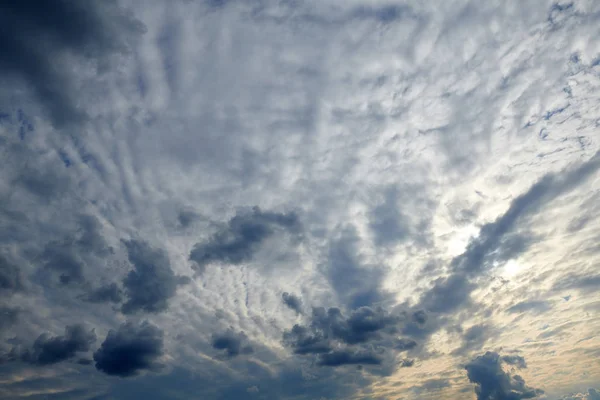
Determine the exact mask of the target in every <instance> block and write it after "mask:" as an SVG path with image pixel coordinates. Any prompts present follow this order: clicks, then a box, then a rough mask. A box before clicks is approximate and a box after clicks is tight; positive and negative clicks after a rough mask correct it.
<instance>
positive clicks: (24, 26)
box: [0, 0, 144, 125]
mask: <svg viewBox="0 0 600 400" xmlns="http://www.w3.org/2000/svg"><path fill="white" fill-rule="evenodd" d="M0 26H1V27H2V29H1V30H0V73H1V74H2V76H3V77H5V78H6V79H10V80H12V79H14V78H17V79H19V80H20V81H21V82H22V83H25V84H26V85H28V87H29V88H30V89H31V90H32V91H33V92H34V93H35V94H36V97H37V98H38V99H39V101H40V102H41V103H42V105H43V106H44V107H45V108H46V109H47V111H48V112H49V114H50V116H51V117H52V120H53V122H54V123H55V124H57V125H62V124H65V123H67V122H71V121H77V120H81V119H82V118H84V112H83V111H82V110H80V109H79V108H78V107H77V102H76V100H75V87H74V85H73V82H72V79H70V77H69V71H68V69H69V67H68V66H67V65H66V63H64V62H61V61H63V60H64V58H65V57H67V56H72V55H75V56H77V57H79V58H80V59H87V60H92V61H95V62H96V63H98V67H100V68H101V67H103V65H102V64H103V63H104V62H105V61H106V60H107V57H108V56H109V55H110V54H112V53H114V52H119V51H124V50H125V49H126V47H127V42H128V41H129V38H131V37H132V35H137V34H139V33H141V32H143V30H144V28H143V26H142V24H141V23H140V22H139V21H136V20H135V19H133V18H132V17H131V15H129V14H128V13H127V12H125V11H124V10H122V9H121V8H120V7H119V6H118V5H117V4H116V2H115V1H111V0H109V1H98V0H93V1H86V2H79V1H76V0H4V1H2V2H0Z"/></svg>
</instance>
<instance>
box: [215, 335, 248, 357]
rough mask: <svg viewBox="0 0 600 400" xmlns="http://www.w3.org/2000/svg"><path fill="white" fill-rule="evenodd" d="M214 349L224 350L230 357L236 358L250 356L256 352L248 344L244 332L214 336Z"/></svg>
mask: <svg viewBox="0 0 600 400" xmlns="http://www.w3.org/2000/svg"><path fill="white" fill-rule="evenodd" d="M211 344H212V347H213V348H215V349H217V350H222V351H223V352H224V353H225V354H226V355H227V356H228V357H236V356H239V355H240V354H250V353H252V352H254V349H253V348H252V346H250V345H249V344H248V338H247V337H246V335H245V334H244V333H243V332H240V333H236V332H233V331H231V330H229V331H227V332H223V333H219V334H214V335H213V336H212V343H211Z"/></svg>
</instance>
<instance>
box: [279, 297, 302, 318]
mask: <svg viewBox="0 0 600 400" xmlns="http://www.w3.org/2000/svg"><path fill="white" fill-rule="evenodd" d="M281 298H282V300H283V303H284V304H285V305H286V306H288V307H289V308H290V309H292V310H294V311H296V313H298V314H302V300H301V299H300V297H298V296H296V295H295V294H293V293H288V292H283V294H282V295H281Z"/></svg>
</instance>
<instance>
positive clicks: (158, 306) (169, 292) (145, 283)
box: [121, 240, 188, 314]
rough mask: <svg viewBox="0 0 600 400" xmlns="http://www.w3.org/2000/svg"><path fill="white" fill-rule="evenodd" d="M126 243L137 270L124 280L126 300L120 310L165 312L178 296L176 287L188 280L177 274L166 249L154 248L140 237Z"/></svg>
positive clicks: (129, 312)
mask: <svg viewBox="0 0 600 400" xmlns="http://www.w3.org/2000/svg"><path fill="white" fill-rule="evenodd" d="M123 243H124V244H125V247H126V248H127V256H128V258H129V262H130V263H131V264H133V267H134V269H133V270H131V271H130V272H129V273H128V274H127V276H126V277H125V279H123V287H124V288H125V295H126V296H127V301H126V302H125V303H124V304H123V307H122V308H121V311H122V312H123V313H124V314H133V313H136V312H139V311H144V312H149V313H158V312H162V311H165V310H166V309H167V308H168V306H169V299H170V298H171V297H173V296H175V294H176V292H177V287H178V286H179V285H181V284H185V283H187V281H188V279H187V278H186V277H183V276H178V275H175V273H174V272H173V270H172V269H171V263H170V261H169V257H168V255H167V254H166V252H165V251H163V250H161V249H155V248H152V247H150V245H149V244H148V243H146V242H143V241H139V240H128V241H123Z"/></svg>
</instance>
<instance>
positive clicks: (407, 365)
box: [398, 358, 415, 368]
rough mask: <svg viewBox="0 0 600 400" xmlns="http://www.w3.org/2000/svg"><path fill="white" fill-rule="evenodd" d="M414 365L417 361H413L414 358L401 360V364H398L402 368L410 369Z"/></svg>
mask: <svg viewBox="0 0 600 400" xmlns="http://www.w3.org/2000/svg"><path fill="white" fill-rule="evenodd" d="M413 365H415V360H413V359H412V358H404V359H402V360H400V363H399V364H398V366H399V367H400V368H410V367H412V366H413Z"/></svg>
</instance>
